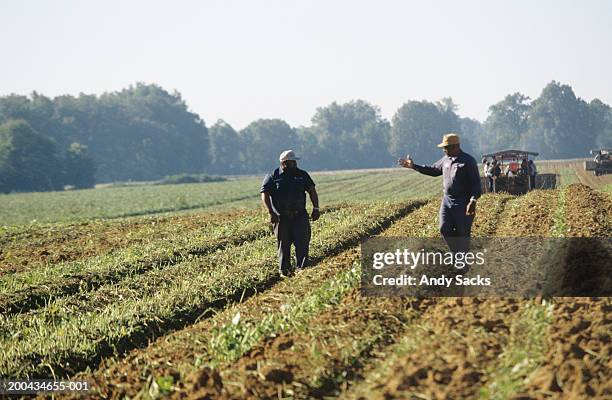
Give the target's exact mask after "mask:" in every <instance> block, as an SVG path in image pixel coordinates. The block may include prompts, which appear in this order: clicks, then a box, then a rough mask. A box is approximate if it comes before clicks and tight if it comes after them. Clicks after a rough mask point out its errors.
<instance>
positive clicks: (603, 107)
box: [588, 99, 612, 148]
mask: <svg viewBox="0 0 612 400" xmlns="http://www.w3.org/2000/svg"><path fill="white" fill-rule="evenodd" d="M588 109H589V128H590V130H591V131H592V136H593V138H594V140H593V148H596V147H597V148H600V147H606V148H610V147H612V109H611V108H610V106H609V105H607V104H605V103H604V102H602V101H601V100H599V99H594V100H592V101H591V102H590V103H589V105H588Z"/></svg>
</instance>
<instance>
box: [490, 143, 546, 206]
mask: <svg viewBox="0 0 612 400" xmlns="http://www.w3.org/2000/svg"><path fill="white" fill-rule="evenodd" d="M537 155H538V153H534V152H531V151H525V150H503V151H498V152H496V153H490V154H483V155H482V158H483V162H484V161H485V159H487V160H488V159H489V158H490V159H491V161H490V162H493V160H495V161H497V165H498V166H499V171H498V172H499V175H498V176H496V177H494V178H492V182H491V183H492V185H489V178H488V177H486V176H485V177H482V179H481V181H482V186H483V187H484V188H485V191H492V192H506V193H510V194H515V195H519V194H525V193H527V192H528V191H530V190H533V189H553V188H555V186H556V183H557V176H556V175H555V174H538V173H536V174H535V176H534V175H530V174H529V170H530V167H529V163H530V161H531V162H533V158H535V157H536V156H537ZM490 186H492V187H490Z"/></svg>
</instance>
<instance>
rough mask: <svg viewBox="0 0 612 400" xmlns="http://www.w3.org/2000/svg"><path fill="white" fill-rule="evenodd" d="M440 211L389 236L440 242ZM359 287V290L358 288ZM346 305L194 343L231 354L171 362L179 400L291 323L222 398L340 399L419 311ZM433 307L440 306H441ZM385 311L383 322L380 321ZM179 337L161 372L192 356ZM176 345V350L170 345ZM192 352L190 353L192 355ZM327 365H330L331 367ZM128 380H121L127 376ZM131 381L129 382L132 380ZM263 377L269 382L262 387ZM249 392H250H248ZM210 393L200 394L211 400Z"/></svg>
mask: <svg viewBox="0 0 612 400" xmlns="http://www.w3.org/2000/svg"><path fill="white" fill-rule="evenodd" d="M506 200H507V197H504V196H494V195H487V196H485V197H483V201H482V202H483V205H485V206H486V207H485V208H484V209H483V214H485V215H487V210H493V211H494V212H493V213H491V214H490V216H491V217H492V218H495V217H496V215H497V214H496V213H495V212H497V211H499V210H500V208H501V207H503V203H504V202H505V201H506ZM438 206H439V205H438V202H437V201H436V202H431V203H429V204H427V205H426V206H424V207H421V208H420V209H418V210H416V211H414V212H413V213H411V214H410V215H408V216H407V217H405V218H403V219H401V220H399V221H397V222H396V223H395V224H394V225H392V226H391V227H390V228H389V229H387V230H386V231H384V232H383V233H382V235H383V236H398V235H400V234H404V235H413V234H424V232H425V235H426V233H427V232H428V233H429V234H430V235H437V234H438V230H437V223H436V222H435V215H437V210H438ZM485 218H487V217H485ZM490 226H491V224H488V223H482V224H480V225H478V226H477V227H476V230H477V231H478V232H480V233H482V234H485V233H486V230H487V229H490ZM425 235H424V236H425ZM356 256H358V254H357V253H355V255H354V256H353V259H352V261H353V262H356V261H357V258H355V257H356ZM345 262H346V264H345V268H348V267H349V266H350V265H351V263H350V262H351V259H347V260H346V261H345ZM323 266H324V265H322V267H323ZM340 276H342V274H340ZM353 283H354V284H355V285H356V284H358V282H353ZM343 303H349V306H348V307H347V306H344V307H343V306H340V307H336V306H334V304H333V303H332V304H329V305H328V308H330V310H329V311H327V312H325V313H324V314H323V315H319V316H317V317H316V318H313V319H311V320H309V321H308V323H307V324H304V322H303V320H302V319H301V318H300V317H301V315H299V316H297V317H296V316H295V314H293V313H292V312H291V310H294V309H297V310H301V307H300V304H301V303H298V304H297V305H295V306H292V307H291V308H289V311H286V312H285V313H280V315H279V316H276V317H275V314H268V317H266V318H263V320H261V321H260V322H259V323H253V322H252V321H251V323H250V324H249V323H246V324H244V325H243V323H242V322H238V323H236V324H234V323H233V322H231V321H228V322H226V324H225V325H223V326H222V328H220V329H216V330H213V331H212V333H211V335H212V337H208V336H205V337H202V335H197V336H195V337H197V340H198V341H199V342H203V343H206V342H209V343H223V344H224V346H221V348H220V349H217V348H214V347H213V348H211V349H208V350H207V351H206V350H204V349H201V348H199V349H198V352H199V353H200V356H199V357H197V359H196V361H194V360H193V359H191V360H189V359H187V360H185V359H182V360H181V359H180V357H179V359H177V358H173V359H172V360H171V362H168V364H169V365H173V366H175V367H176V368H178V369H179V370H180V372H179V376H186V375H187V376H186V378H185V379H184V381H181V382H177V386H176V390H177V392H176V393H178V394H180V393H185V392H184V391H186V392H191V391H193V390H200V391H204V392H205V391H206V390H209V389H211V388H210V387H208V388H207V387H202V385H201V384H196V385H195V386H196V387H193V386H190V382H202V376H203V375H210V374H214V373H217V372H215V371H210V370H209V369H206V368H204V369H202V367H201V365H208V366H211V365H212V366H214V365H216V363H215V360H217V362H218V360H219V358H221V359H223V360H225V361H228V360H226V359H225V358H224V357H225V356H226V355H227V354H235V352H236V351H237V350H241V349H243V345H244V343H246V344H247V347H248V345H251V344H252V343H253V342H255V341H257V338H260V337H261V336H262V334H263V332H269V330H268V329H266V328H268V327H269V326H270V325H272V326H275V325H274V324H270V322H269V321H273V320H278V319H280V320H282V321H284V320H285V319H286V318H289V320H290V321H292V323H287V324H286V326H283V327H281V328H280V329H278V330H279V331H281V332H287V333H284V334H280V335H279V334H276V335H274V334H273V335H271V337H269V338H268V340H266V341H265V342H264V343H263V344H257V345H256V346H255V348H254V349H252V350H250V351H249V352H248V353H247V354H246V355H245V356H244V357H243V358H242V359H241V360H239V362H238V363H237V364H232V365H231V366H228V365H220V371H221V373H222V376H223V380H224V381H225V380H227V381H231V382H232V385H231V387H230V386H227V387H226V388H225V389H223V390H224V391H223V395H229V397H237V398H240V397H243V396H249V395H251V396H256V397H258V396H259V397H261V396H263V397H266V396H269V395H271V394H272V393H277V391H279V390H281V388H286V387H289V388H290V389H288V390H287V391H286V392H284V394H286V395H290V396H296V397H311V396H315V397H319V396H328V395H330V394H333V393H334V391H336V390H337V389H338V387H336V386H335V385H336V384H337V383H338V382H339V381H342V380H343V379H347V378H350V375H351V374H352V373H357V372H358V370H359V368H360V366H359V364H360V362H361V361H360V359H361V358H365V359H367V358H368V357H369V356H368V353H370V352H376V350H377V349H379V347H380V346H383V347H384V345H386V344H388V341H389V340H390V339H391V337H392V336H393V335H394V334H396V333H398V332H399V331H401V329H400V326H401V325H405V324H402V323H400V320H405V319H406V318H409V316H410V315H414V310H413V309H412V305H413V304H411V305H410V307H409V308H410V310H408V309H406V308H405V307H406V306H407V305H408V304H409V303H410V301H409V302H406V301H404V300H399V299H392V300H390V299H362V298H357V299H355V296H348V297H345V298H344V300H343ZM429 303H431V304H433V303H435V301H431V302H429ZM419 307H421V308H424V307H426V304H425V303H424V304H422V305H421V306H419ZM381 311H382V313H383V315H382V316H381V318H384V319H383V320H381V319H379V318H377V317H376V316H377V315H378V313H379V312H381ZM343 313H349V314H350V315H347V316H346V317H343ZM298 314H299V313H298ZM326 315H327V317H326ZM294 318H295V319H294ZM296 320H297V321H296ZM398 323H399V325H398ZM305 326H307V329H305ZM337 327H339V328H337ZM377 332H378V333H377ZM173 336H179V337H180V338H181V339H179V340H176V338H173V339H172V340H168V341H164V343H163V344H164V346H163V350H162V349H161V347H162V346H161V344H160V346H159V347H160V352H155V354H156V355H157V356H159V357H160V358H161V359H157V360H156V361H157V362H155V365H163V364H165V363H164V359H165V357H167V356H165V355H163V354H162V352H165V354H167V353H168V352H169V353H174V351H175V344H176V343H177V342H179V343H181V349H183V351H188V350H187V349H189V348H190V346H189V345H188V344H186V343H185V342H189V341H190V340H191V341H193V339H194V334H193V332H192V331H190V332H189V333H187V332H186V333H185V334H180V333H179V334H177V335H173ZM285 339H288V340H285ZM170 343H171V345H169V344H170ZM193 346H194V345H192V346H191V347H192V348H193ZM230 349H233V350H234V352H232V351H229V350H230ZM201 352H204V353H206V356H204V355H202V354H201ZM147 353H148V352H147ZM289 354H296V355H297V357H299V359H300V360H301V361H300V362H299V363H297V362H296V360H293V357H291V356H289ZM251 355H252V356H251ZM325 355H329V357H325ZM284 357H288V358H289V360H285V359H284ZM326 358H327V360H325V359H326ZM149 360H150V359H149ZM202 360H208V361H207V362H206V361H202ZM151 361H152V360H150V361H149V362H151ZM181 361H182V364H181V363H180V362H181ZM326 362H327V363H326ZM255 364H257V365H259V366H260V367H257V368H254V369H251V368H250V367H249V365H255ZM123 365H125V364H123ZM198 365H200V370H201V371H200V372H199V373H195V374H194V373H193V370H194V369H196V370H197V369H198ZM188 371H191V373H192V374H193V375H192V376H189V373H188ZM125 372H126V371H124V373H122V374H120V375H122V376H125V375H126V373H125ZM300 372H301V373H300ZM155 373H156V376H157V378H156V379H161V380H163V379H164V378H167V377H168V376H172V375H176V373H177V371H176V369H175V368H173V370H172V371H170V370H167V369H166V368H163V367H161V368H156V370H155ZM127 374H128V375H129V372H128V373H127ZM347 374H348V376H347ZM117 375H119V374H117ZM259 377H262V378H261V380H260V379H259ZM262 380H263V381H262ZM155 382H156V380H155V379H149V386H147V385H146V384H145V388H144V389H143V390H145V391H146V390H149V389H150V388H151V386H150V385H153V386H155V385H156V383H155ZM138 383H139V384H140V385H138V386H142V382H138ZM236 383H240V384H236ZM198 385H199V386H198ZM103 386H105V385H103ZM212 389H213V391H212V392H210V394H211V395H213V396H215V395H216V396H219V395H221V392H219V391H217V392H215V390H217V389H218V388H214V387H213V388H212ZM232 389H233V390H232ZM245 390H246V391H247V392H244V391H245ZM204 392H202V393H201V394H204ZM107 394H108V393H107Z"/></svg>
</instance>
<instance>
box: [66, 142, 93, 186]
mask: <svg viewBox="0 0 612 400" xmlns="http://www.w3.org/2000/svg"><path fill="white" fill-rule="evenodd" d="M94 174H95V165H94V161H93V159H92V158H91V156H90V155H89V153H88V151H87V146H84V145H82V144H80V143H77V142H74V143H72V144H70V147H69V148H68V150H67V151H66V156H65V158H64V183H65V184H66V185H70V186H74V187H75V188H77V189H85V188H91V187H93V186H94V184H95V176H94Z"/></svg>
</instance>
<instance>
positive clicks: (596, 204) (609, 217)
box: [565, 175, 612, 237]
mask: <svg viewBox="0 0 612 400" xmlns="http://www.w3.org/2000/svg"><path fill="white" fill-rule="evenodd" d="M611 176H612V175H611ZM565 198H566V211H565V216H566V224H567V231H566V232H565V236H569V237H612V195H610V194H608V193H603V192H599V191H597V190H593V189H591V188H590V187H588V186H585V185H580V184H572V185H569V186H568V187H567V188H566V189H565Z"/></svg>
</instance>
